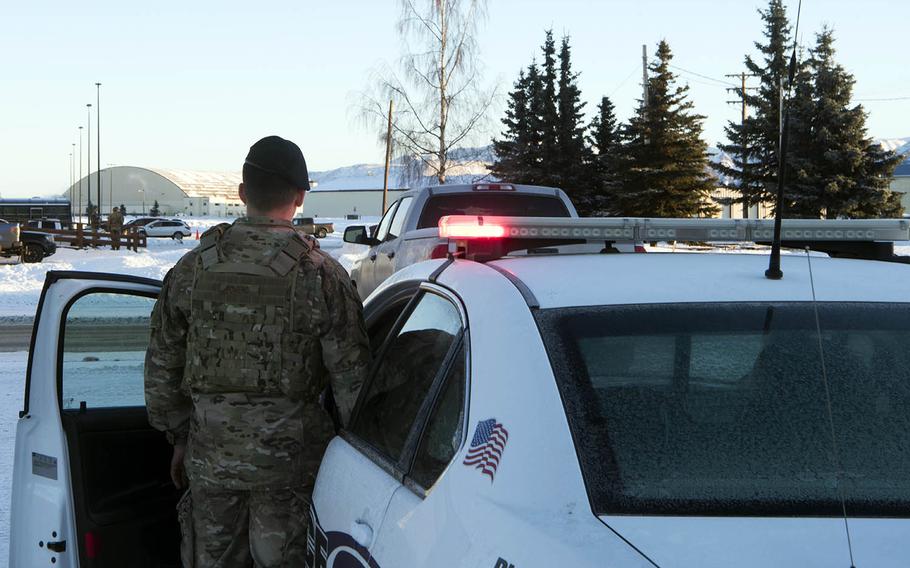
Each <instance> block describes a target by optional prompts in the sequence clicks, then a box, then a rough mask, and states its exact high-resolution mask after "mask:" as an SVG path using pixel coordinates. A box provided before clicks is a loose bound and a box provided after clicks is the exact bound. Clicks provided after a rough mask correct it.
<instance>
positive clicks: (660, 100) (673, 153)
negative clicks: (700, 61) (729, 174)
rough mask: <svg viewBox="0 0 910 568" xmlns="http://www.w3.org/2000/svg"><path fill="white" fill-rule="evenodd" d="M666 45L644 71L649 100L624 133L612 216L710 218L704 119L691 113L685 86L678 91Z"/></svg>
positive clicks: (710, 179) (690, 103) (710, 184)
mask: <svg viewBox="0 0 910 568" xmlns="http://www.w3.org/2000/svg"><path fill="white" fill-rule="evenodd" d="M672 58H673V55H672V53H671V51H670V46H669V45H668V44H667V42H666V41H661V42H660V44H659V45H658V47H657V56H656V60H655V61H654V62H653V63H651V64H650V65H649V66H648V68H649V70H650V71H651V73H652V75H651V78H650V79H649V80H648V100H647V101H643V104H642V105H641V106H640V107H639V109H638V110H637V111H636V114H635V116H633V117H632V118H631V120H630V121H629V124H628V126H627V127H626V128H625V129H624V132H623V138H624V139H625V144H623V146H622V148H621V150H620V152H619V158H620V159H619V160H618V164H617V165H618V171H617V173H618V177H619V181H620V184H619V187H617V188H616V190H617V191H616V193H615V195H616V212H617V213H619V214H620V215H624V216H636V217H689V216H695V215H710V214H713V213H715V212H716V208H715V207H714V206H713V205H712V204H711V202H710V193H711V191H712V190H713V189H714V182H713V180H712V178H711V177H710V176H709V174H708V171H707V168H708V153H707V144H705V142H704V141H703V140H702V139H701V131H702V127H701V125H702V121H703V120H704V117H703V116H701V115H698V114H694V113H693V105H692V102H691V101H689V100H687V98H686V93H687V92H688V90H689V87H688V86H686V85H683V86H677V85H676V76H675V75H674V74H673V73H672V72H671V71H670V61H671V60H672Z"/></svg>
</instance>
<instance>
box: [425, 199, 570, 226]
mask: <svg viewBox="0 0 910 568" xmlns="http://www.w3.org/2000/svg"><path fill="white" fill-rule="evenodd" d="M446 215H500V216H506V217H569V211H568V210H567V209H566V206H565V205H564V204H563V202H562V200H560V199H559V198H558V197H556V196H553V197H550V196H547V195H528V194H521V193H483V192H477V191H475V192H472V193H453V194H448V195H434V196H432V197H430V198H429V199H428V200H427V204H426V205H425V206H424V208H423V212H422V213H421V214H420V220H419V221H418V223H417V228H418V229H426V228H427V227H437V226H439V219H440V218H441V217H444V216H446Z"/></svg>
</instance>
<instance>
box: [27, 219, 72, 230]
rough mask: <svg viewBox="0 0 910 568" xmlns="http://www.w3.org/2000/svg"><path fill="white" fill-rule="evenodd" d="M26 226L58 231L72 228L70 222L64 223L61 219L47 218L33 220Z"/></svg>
mask: <svg viewBox="0 0 910 568" xmlns="http://www.w3.org/2000/svg"><path fill="white" fill-rule="evenodd" d="M26 225H27V226H29V227H32V228H35V229H53V230H56V231H62V230H63V229H69V228H70V223H69V222H64V221H61V220H60V219H49V218H47V217H45V218H43V219H31V220H29V222H28V223H26Z"/></svg>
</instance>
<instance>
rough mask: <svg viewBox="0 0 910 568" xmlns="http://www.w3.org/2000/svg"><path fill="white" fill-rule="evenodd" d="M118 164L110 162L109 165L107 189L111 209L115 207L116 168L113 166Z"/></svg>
mask: <svg viewBox="0 0 910 568" xmlns="http://www.w3.org/2000/svg"><path fill="white" fill-rule="evenodd" d="M116 165H117V164H108V165H107V191H108V200H109V201H110V206H111V209H113V208H114V170H113V167H114V166H116Z"/></svg>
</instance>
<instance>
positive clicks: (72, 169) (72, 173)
mask: <svg viewBox="0 0 910 568" xmlns="http://www.w3.org/2000/svg"><path fill="white" fill-rule="evenodd" d="M70 155H71V156H72V157H73V159H72V160H70V221H71V222H72V220H73V219H72V216H73V215H72V211H73V197H75V195H74V192H75V191H76V143H75V142H73V152H72V153H71V154H70Z"/></svg>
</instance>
